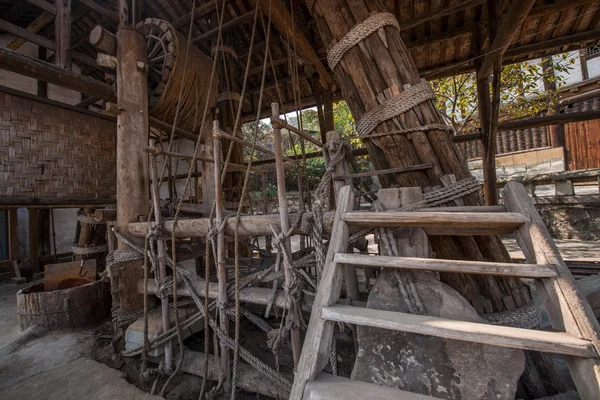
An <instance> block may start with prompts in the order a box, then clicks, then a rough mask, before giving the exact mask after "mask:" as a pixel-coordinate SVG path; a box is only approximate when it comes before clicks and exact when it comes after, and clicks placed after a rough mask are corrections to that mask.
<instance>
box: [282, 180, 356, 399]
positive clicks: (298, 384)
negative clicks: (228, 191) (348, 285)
mask: <svg viewBox="0 0 600 400" xmlns="http://www.w3.org/2000/svg"><path fill="white" fill-rule="evenodd" d="M338 199H339V202H338V205H337V210H336V214H335V220H334V223H333V224H334V227H335V228H334V230H333V233H332V235H331V239H330V240H329V248H328V250H327V257H326V259H325V268H324V271H323V275H322V277H321V282H320V284H319V290H318V291H317V294H316V296H315V300H314V303H313V311H312V315H311V318H310V322H309V324H308V329H307V331H306V336H305V338H304V344H303V346H302V353H301V355H300V362H299V363H298V367H297V368H296V374H295V376H294V385H293V386H292V391H291V393H290V397H289V398H290V400H300V399H302V397H303V393H304V387H305V385H306V383H307V382H309V381H314V380H315V379H316V378H317V376H318V374H319V373H320V372H321V370H322V369H323V367H324V366H325V365H326V364H327V362H328V360H329V353H330V351H329V350H330V347H331V340H332V338H333V328H334V326H333V324H331V323H327V321H325V320H323V319H322V318H319V313H320V312H321V311H320V310H321V308H322V307H324V306H327V305H331V304H334V303H335V302H337V300H338V299H339V297H340V292H341V290H342V277H343V276H342V270H341V268H337V266H336V265H335V262H334V261H333V257H334V256H335V254H336V253H341V252H345V251H346V249H347V247H348V237H349V235H350V229H349V227H348V225H347V224H346V223H344V221H343V220H342V218H341V217H342V214H343V213H346V212H349V211H351V210H352V208H353V207H354V193H353V191H352V187H351V186H344V187H343V188H342V189H341V190H340V193H339V197H338Z"/></svg>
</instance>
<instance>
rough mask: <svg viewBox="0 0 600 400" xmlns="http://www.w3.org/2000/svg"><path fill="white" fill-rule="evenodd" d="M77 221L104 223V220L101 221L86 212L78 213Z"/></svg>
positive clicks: (92, 223)
mask: <svg viewBox="0 0 600 400" xmlns="http://www.w3.org/2000/svg"><path fill="white" fill-rule="evenodd" d="M77 221H79V222H82V223H84V224H90V225H96V224H104V222H99V221H96V220H95V219H94V217H92V216H91V215H86V214H80V213H78V214H77Z"/></svg>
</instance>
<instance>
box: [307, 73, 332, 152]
mask: <svg viewBox="0 0 600 400" xmlns="http://www.w3.org/2000/svg"><path fill="white" fill-rule="evenodd" d="M311 83H312V90H313V93H314V94H315V105H316V106H317V118H318V119H319V130H320V131H321V142H323V143H325V142H326V141H327V132H328V131H329V130H328V129H327V128H326V127H325V117H324V114H323V88H322V87H321V85H320V84H319V75H318V74H314V75H313V77H312V78H311Z"/></svg>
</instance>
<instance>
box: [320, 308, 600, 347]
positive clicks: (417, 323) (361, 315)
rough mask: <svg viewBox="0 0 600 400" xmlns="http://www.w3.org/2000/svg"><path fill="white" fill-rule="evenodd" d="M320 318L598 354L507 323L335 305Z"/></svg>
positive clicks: (560, 336) (570, 339)
mask: <svg viewBox="0 0 600 400" xmlns="http://www.w3.org/2000/svg"><path fill="white" fill-rule="evenodd" d="M321 317H322V318H324V319H326V320H329V321H337V322H346V323H351V324H357V325H363V326H371V327H376V328H383V329H391V330H396V331H401V332H410V333H417V334H420V335H431V336H436V337H441V338H445V339H454V340H461V341H466V342H474V343H483V344H489V345H492V346H502V347H513V348H517V349H524V350H534V351H542V352H548V353H557V354H566V355H572V356H577V357H593V358H596V357H598V355H597V354H596V351H595V350H594V346H592V343H591V342H590V341H589V340H584V339H580V338H577V337H574V336H571V335H569V334H567V333H563V332H546V331H540V330H530V329H522V328H512V327H508V326H500V325H489V324H480V323H476V322H467V321H454V320H451V319H446V318H438V317H430V316H427V315H414V314H405V313H399V312H394V311H385V310H374V309H372V308H362V307H352V306H346V305H342V304H336V305H332V306H329V307H324V308H323V311H322V313H321Z"/></svg>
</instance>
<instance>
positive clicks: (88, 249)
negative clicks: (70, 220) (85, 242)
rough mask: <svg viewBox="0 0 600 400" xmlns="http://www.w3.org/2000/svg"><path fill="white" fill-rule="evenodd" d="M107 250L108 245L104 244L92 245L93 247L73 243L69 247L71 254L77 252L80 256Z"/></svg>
mask: <svg viewBox="0 0 600 400" xmlns="http://www.w3.org/2000/svg"><path fill="white" fill-rule="evenodd" d="M107 250H108V246H107V245H105V244H103V245H100V246H93V247H79V246H75V245H73V246H72V247H71V251H72V252H73V254H77V255H80V256H84V255H88V254H97V253H104V252H105V251H107Z"/></svg>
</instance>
